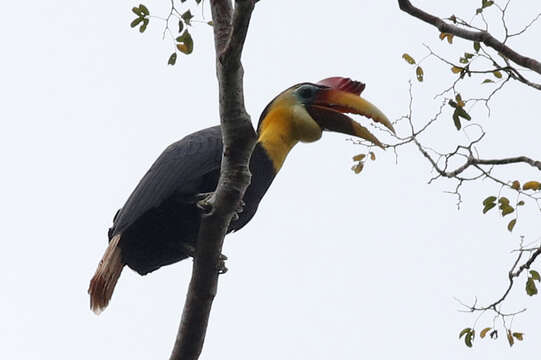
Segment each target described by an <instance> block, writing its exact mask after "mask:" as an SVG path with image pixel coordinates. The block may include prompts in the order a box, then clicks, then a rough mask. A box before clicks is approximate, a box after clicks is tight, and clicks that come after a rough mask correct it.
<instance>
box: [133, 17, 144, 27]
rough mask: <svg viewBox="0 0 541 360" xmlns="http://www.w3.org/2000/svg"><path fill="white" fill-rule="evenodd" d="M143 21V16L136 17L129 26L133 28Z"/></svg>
mask: <svg viewBox="0 0 541 360" xmlns="http://www.w3.org/2000/svg"><path fill="white" fill-rule="evenodd" d="M141 21H143V18H142V17H138V18H136V19H134V20H133V21H132V22H131V23H130V27H132V28H134V27H136V26H137V25H139V23H140V22H141Z"/></svg>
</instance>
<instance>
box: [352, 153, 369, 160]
mask: <svg viewBox="0 0 541 360" xmlns="http://www.w3.org/2000/svg"><path fill="white" fill-rule="evenodd" d="M365 156H366V154H359V155H355V156H354V157H353V161H361V160H362V159H364V158H365Z"/></svg>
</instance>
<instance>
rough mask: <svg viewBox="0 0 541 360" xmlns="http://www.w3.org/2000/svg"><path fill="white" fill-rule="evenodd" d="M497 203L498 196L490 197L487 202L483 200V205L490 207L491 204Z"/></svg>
mask: <svg viewBox="0 0 541 360" xmlns="http://www.w3.org/2000/svg"><path fill="white" fill-rule="evenodd" d="M495 201H496V196H489V197H487V198H486V199H485V200H483V205H485V206H486V205H488V204H490V203H493V202H495Z"/></svg>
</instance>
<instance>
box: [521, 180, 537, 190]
mask: <svg viewBox="0 0 541 360" xmlns="http://www.w3.org/2000/svg"><path fill="white" fill-rule="evenodd" d="M522 190H541V183H539V182H538V181H528V182H527V183H525V184H524V185H522Z"/></svg>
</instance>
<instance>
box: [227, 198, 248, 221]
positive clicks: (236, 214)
mask: <svg viewBox="0 0 541 360" xmlns="http://www.w3.org/2000/svg"><path fill="white" fill-rule="evenodd" d="M245 206H246V203H245V202H244V200H242V199H240V201H239V203H238V205H237V208H236V209H235V212H234V213H233V217H232V218H231V221H237V220H238V219H239V216H240V215H239V214H240V213H242V212H243V211H244V207H245Z"/></svg>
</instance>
